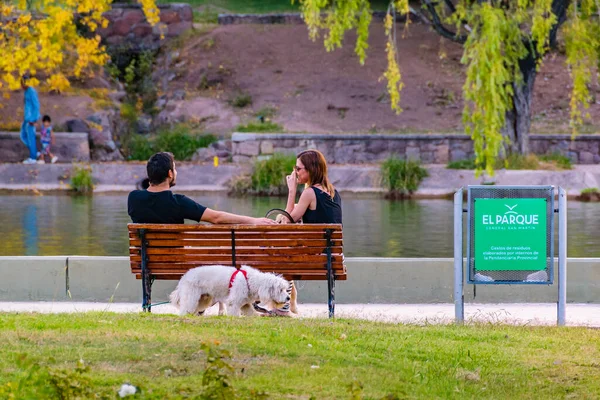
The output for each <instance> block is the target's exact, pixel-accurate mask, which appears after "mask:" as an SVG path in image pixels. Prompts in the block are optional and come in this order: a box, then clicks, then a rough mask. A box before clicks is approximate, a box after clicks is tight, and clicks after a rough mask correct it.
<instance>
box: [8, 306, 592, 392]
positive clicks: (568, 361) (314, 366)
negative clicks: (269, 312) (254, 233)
mask: <svg viewBox="0 0 600 400" xmlns="http://www.w3.org/2000/svg"><path fill="white" fill-rule="evenodd" d="M0 334H1V336H2V338H3V340H2V341H1V342H0V387H1V388H3V389H0V393H2V392H1V390H5V391H6V390H9V389H7V388H14V387H15V385H17V384H19V382H20V383H21V384H22V385H25V386H23V390H33V389H32V388H33V387H34V386H35V385H34V384H33V383H35V382H36V379H37V378H36V376H37V375H36V374H41V373H48V374H49V376H51V377H55V378H54V381H57V382H61V379H62V380H63V383H64V381H66V382H67V383H72V385H71V386H72V387H76V388H78V389H72V390H80V389H81V388H82V387H83V388H86V390H88V394H87V395H86V396H91V395H90V394H89V393H95V394H98V395H99V397H100V398H115V394H116V391H117V390H118V389H119V387H120V386H121V384H123V383H125V382H130V383H131V384H133V385H135V386H137V387H139V388H140V389H141V390H142V393H141V395H137V396H136V398H148V399H149V398H152V399H155V398H156V399H165V398H265V396H268V398H271V399H281V398H294V399H309V398H314V399H367V398H369V399H380V398H384V396H388V395H392V396H390V397H385V398H389V399H393V398H444V399H450V398H457V399H458V398H532V399H533V398H535V399H542V398H543V399H549V398H595V397H596V396H597V394H598V393H600V381H599V380H598V379H597V376H598V373H599V371H600V370H599V368H600V344H599V343H600V331H598V330H593V329H586V328H562V329H559V328H553V327H539V328H538V327H510V326H495V325H485V326H468V327H455V326H425V327H418V326H402V325H392V324H382V323H373V322H365V321H354V320H337V321H334V322H332V321H328V320H289V319H272V318H254V319H248V318H245V319H232V318H227V317H209V318H198V317H195V318H192V317H190V318H179V317H175V316H168V315H141V314H140V315H137V314H135V315H134V314H112V313H88V314H75V315H60V314H59V315H36V314H21V315H18V314H0ZM202 342H205V343H209V344H210V346H211V349H212V350H211V351H214V353H213V354H212V356H211V358H210V360H211V362H209V363H208V366H209V367H210V368H208V370H209V373H208V374H205V370H207V357H206V350H207V349H206V348H204V351H203V349H202V347H201V346H202V345H201V343H202ZM215 343H216V344H215ZM222 351H229V352H230V353H231V358H228V357H225V358H223V359H222V361H223V362H224V364H221V367H222V368H219V363H220V362H221V358H220V356H219V355H225V356H226V354H224V353H221V352H222ZM23 354H26V355H27V356H26V358H25V359H23V356H22V355H23ZM23 360H25V361H23ZM79 360H83V362H84V364H81V365H85V366H86V367H85V368H88V369H85V368H82V367H81V365H80V367H79V369H78V367H77V362H78V361H79ZM227 365H229V366H231V367H232V370H231V372H227ZM217 370H218V371H217ZM28 371H29V372H28ZM31 371H34V372H31ZM44 371H46V372H44ZM27 373H28V374H29V378H27ZM56 377H59V378H56ZM61 377H62V378H61ZM203 379H204V381H203ZM37 380H39V381H40V382H41V383H39V384H40V385H46V386H48V385H49V384H48V382H47V380H42V379H37ZM23 381H25V383H23ZM51 381H52V380H51ZM9 382H10V383H11V386H7V384H8V383H9ZM43 382H45V383H43ZM52 382H53V381H52ZM203 382H204V383H205V384H206V386H203ZM211 382H212V383H211ZM223 382H225V383H227V382H229V383H230V386H227V385H222V383H223ZM215 384H216V386H215ZM211 385H212V386H211ZM63 386H64V385H63ZM67 386H68V385H67ZM215 387H216V388H217V389H215ZM207 388H211V389H210V390H225V391H228V392H227V393H229V396H230V397H208V395H207V390H208V389H207ZM231 388H233V391H234V392H235V393H236V394H237V395H236V397H231V396H232V393H233V391H232V390H231ZM81 390H83V389H81ZM261 396H262V397H261ZM394 396H395V397H394ZM33 397H35V396H33ZM17 398H28V397H17ZM86 398H87V397H86Z"/></svg>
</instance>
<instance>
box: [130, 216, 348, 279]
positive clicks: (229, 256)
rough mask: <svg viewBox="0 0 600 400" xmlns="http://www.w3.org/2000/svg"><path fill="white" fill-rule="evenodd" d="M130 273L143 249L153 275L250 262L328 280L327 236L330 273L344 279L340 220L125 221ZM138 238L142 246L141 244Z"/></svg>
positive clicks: (289, 275)
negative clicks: (264, 222)
mask: <svg viewBox="0 0 600 400" xmlns="http://www.w3.org/2000/svg"><path fill="white" fill-rule="evenodd" d="M127 227H128V229H129V257H130V261H131V272H132V273H134V274H136V276H137V278H138V279H139V278H140V276H141V269H142V253H143V251H142V250H144V252H145V253H146V257H147V268H149V270H150V274H151V276H152V277H153V278H154V279H179V278H181V276H182V275H183V274H184V273H186V272H187V271H188V270H189V269H191V268H194V267H198V266H202V265H215V264H219V265H237V266H241V265H249V266H251V267H253V268H257V269H259V270H261V271H263V272H276V273H279V274H282V275H283V276H285V277H286V278H287V279H296V280H299V279H302V280H324V279H327V254H326V248H327V244H328V239H327V235H328V233H330V244H331V261H332V264H331V265H332V269H333V271H334V274H335V278H336V279H338V280H345V279H346V267H345V265H344V255H343V251H342V250H343V238H342V226H341V225H340V224H282V225H262V226H261V225H204V224H194V225H170V224H168V225H161V224H128V225H127ZM142 240H144V241H145V243H146V246H145V249H142V247H143V246H142Z"/></svg>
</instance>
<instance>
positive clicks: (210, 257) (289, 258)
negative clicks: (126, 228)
mask: <svg viewBox="0 0 600 400" xmlns="http://www.w3.org/2000/svg"><path fill="white" fill-rule="evenodd" d="M129 258H130V259H131V260H132V261H140V262H141V261H142V256H129ZM235 260H236V262H237V263H238V264H243V263H245V262H248V261H262V262H267V263H288V262H304V263H326V262H327V256H326V255H325V254H318V255H306V254H302V255H280V256H271V255H261V254H236V257H235ZM342 260H343V258H342V256H340V255H334V256H333V257H332V261H333V262H336V261H339V262H341V261H342ZM161 261H163V262H164V261H166V262H177V261H210V262H214V263H217V264H218V263H221V262H223V261H224V262H227V261H229V262H231V257H230V256H222V255H218V254H203V255H196V254H167V255H162V254H161V255H157V254H151V255H148V262H150V263H153V262H161Z"/></svg>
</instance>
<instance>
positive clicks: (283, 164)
mask: <svg viewBox="0 0 600 400" xmlns="http://www.w3.org/2000/svg"><path fill="white" fill-rule="evenodd" d="M295 165H296V156H295V155H284V154H280V153H275V154H273V156H272V157H270V158H268V159H267V160H263V161H258V162H257V163H256V164H254V168H253V171H252V190H253V191H254V192H256V193H257V194H266V195H271V196H273V195H274V196H281V195H285V194H286V193H287V183H286V181H285V176H286V175H288V174H289V173H290V172H292V170H293V169H294V166H295Z"/></svg>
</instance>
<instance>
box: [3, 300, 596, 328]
mask: <svg viewBox="0 0 600 400" xmlns="http://www.w3.org/2000/svg"><path fill="white" fill-rule="evenodd" d="M299 307H300V312H301V317H302V318H327V305H326V304H301V305H300V306H299ZM217 310H218V308H217V307H216V306H215V307H212V308H211V309H209V310H208V311H207V313H206V315H216V314H217ZM87 311H108V312H117V313H133V312H140V311H141V307H140V305H139V304H134V303H85V302H0V312H39V313H74V312H87ZM152 312H153V313H157V314H174V313H176V309H175V308H174V307H173V306H171V305H170V304H164V305H159V306H156V307H153V308H152ZM566 313H567V325H569V326H590V327H600V304H567V312H566ZM336 316H337V317H339V318H357V319H365V320H371V321H381V322H390V323H408V324H448V323H452V322H454V304H338V305H336ZM465 320H466V321H467V322H484V323H505V324H514V325H556V304H547V303H544V304H523V303H511V304H467V305H465Z"/></svg>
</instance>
